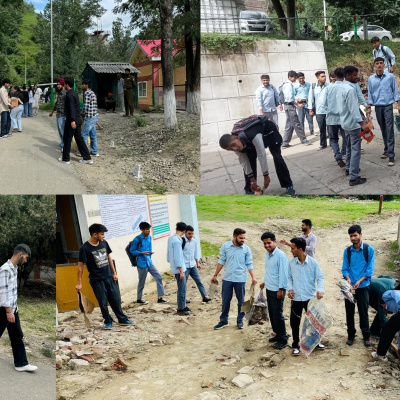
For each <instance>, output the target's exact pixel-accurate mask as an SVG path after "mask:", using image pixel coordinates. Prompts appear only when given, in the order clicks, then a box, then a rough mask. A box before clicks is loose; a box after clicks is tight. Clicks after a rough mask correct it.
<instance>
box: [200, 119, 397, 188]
mask: <svg viewBox="0 0 400 400" xmlns="http://www.w3.org/2000/svg"><path fill="white" fill-rule="evenodd" d="M284 120H285V116H284V115H279V122H280V124H279V125H280V127H279V129H280V132H281V133H283V124H284ZM306 125H307V123H306ZM374 125H375V130H374V134H376V137H375V138H374V140H373V141H372V142H371V143H366V142H365V141H364V140H363V143H362V148H363V149H364V150H365V153H364V154H362V156H361V165H360V168H361V173H360V175H361V176H362V177H365V178H367V182H366V183H365V184H363V185H358V186H352V187H351V186H349V179H348V176H345V171H344V170H345V169H344V168H339V167H338V165H337V163H336V162H335V160H334V158H333V153H332V151H331V149H330V147H328V148H326V149H324V150H321V151H318V150H317V149H318V147H319V136H308V133H307V132H308V131H307V130H306V134H307V138H308V139H310V140H311V141H312V143H313V144H312V145H311V146H304V145H302V144H300V140H299V139H298V138H297V136H296V134H295V133H294V134H293V139H292V141H291V143H290V144H291V145H292V147H290V148H288V149H284V150H283V151H282V154H283V156H284V158H285V161H286V164H287V166H288V168H289V171H290V175H291V178H292V181H293V183H294V186H295V189H296V192H297V194H309V195H317V194H320V195H329V194H330V195H335V194H336V195H345V194H349V195H356V194H399V193H400V134H399V133H398V132H397V131H395V132H396V152H397V160H396V165H395V166H394V167H389V166H388V165H387V164H388V160H382V159H381V158H380V156H381V154H382V153H383V141H382V140H381V133H380V131H379V129H378V124H377V123H376V122H375V123H374ZM314 126H315V127H316V131H317V132H318V125H316V123H315V122H314ZM267 158H268V166H269V169H270V177H271V184H270V186H269V188H268V191H267V193H266V194H270V195H277V194H284V193H285V189H282V188H281V187H280V185H279V182H278V178H277V176H276V173H275V167H274V164H273V161H272V157H271V155H270V153H269V152H267ZM260 171H261V169H260V168H258V172H259V175H261V174H260ZM258 183H259V185H260V186H261V187H262V186H263V179H262V176H260V177H259V179H258ZM243 188H244V177H243V169H242V167H241V166H240V165H239V164H238V160H237V157H236V155H235V154H234V153H233V152H228V151H226V150H222V149H220V147H219V145H218V144H216V143H213V144H208V145H205V146H202V149H201V193H202V194H243V193H244V190H243Z"/></svg>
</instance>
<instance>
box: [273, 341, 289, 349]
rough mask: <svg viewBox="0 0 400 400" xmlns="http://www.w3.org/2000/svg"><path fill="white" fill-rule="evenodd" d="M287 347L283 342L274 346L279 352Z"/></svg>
mask: <svg viewBox="0 0 400 400" xmlns="http://www.w3.org/2000/svg"><path fill="white" fill-rule="evenodd" d="M287 346H288V344H287V343H282V342H276V343H275V345H274V347H275V349H277V350H282V349H284V348H285V347H287Z"/></svg>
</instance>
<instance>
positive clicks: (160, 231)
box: [149, 195, 171, 240]
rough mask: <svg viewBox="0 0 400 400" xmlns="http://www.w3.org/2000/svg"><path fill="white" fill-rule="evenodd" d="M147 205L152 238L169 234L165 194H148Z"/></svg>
mask: <svg viewBox="0 0 400 400" xmlns="http://www.w3.org/2000/svg"><path fill="white" fill-rule="evenodd" d="M149 205H150V207H149V208H150V217H151V225H152V227H153V239H154V240H156V239H160V238H162V237H164V236H169V235H171V230H170V226H169V218H168V203H167V196H157V195H149Z"/></svg>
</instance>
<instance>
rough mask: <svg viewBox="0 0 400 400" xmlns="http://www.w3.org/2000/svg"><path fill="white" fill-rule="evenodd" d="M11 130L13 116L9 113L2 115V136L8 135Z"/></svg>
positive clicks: (5, 112)
mask: <svg viewBox="0 0 400 400" xmlns="http://www.w3.org/2000/svg"><path fill="white" fill-rule="evenodd" d="M10 128H11V115H10V112H9V111H3V112H2V113H1V136H5V135H8V134H9V133H10Z"/></svg>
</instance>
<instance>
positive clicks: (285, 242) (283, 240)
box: [279, 239, 290, 246]
mask: <svg viewBox="0 0 400 400" xmlns="http://www.w3.org/2000/svg"><path fill="white" fill-rule="evenodd" d="M279 243H280V244H284V245H285V246H290V242H288V241H287V240H285V239H282V240H280V241H279Z"/></svg>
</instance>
